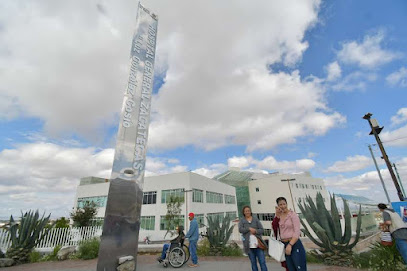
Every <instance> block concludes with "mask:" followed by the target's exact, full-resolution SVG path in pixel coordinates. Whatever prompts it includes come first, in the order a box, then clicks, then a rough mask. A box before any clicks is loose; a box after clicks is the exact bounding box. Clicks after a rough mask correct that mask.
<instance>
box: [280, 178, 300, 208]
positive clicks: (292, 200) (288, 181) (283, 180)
mask: <svg viewBox="0 0 407 271" xmlns="http://www.w3.org/2000/svg"><path fill="white" fill-rule="evenodd" d="M281 181H282V182H287V183H288V189H289V190H290V196H291V202H292V203H293V208H294V212H297V211H296V210H295V205H296V203H295V202H294V199H293V194H292V192H291V186H290V181H295V179H282V180H281Z"/></svg>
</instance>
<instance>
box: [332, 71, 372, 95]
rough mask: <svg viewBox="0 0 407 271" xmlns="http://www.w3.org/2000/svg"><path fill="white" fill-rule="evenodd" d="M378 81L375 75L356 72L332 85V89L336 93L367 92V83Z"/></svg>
mask: <svg viewBox="0 0 407 271" xmlns="http://www.w3.org/2000/svg"><path fill="white" fill-rule="evenodd" d="M376 79H377V75H376V74H375V73H367V72H360V71H356V72H353V73H350V74H348V75H347V76H345V77H344V78H343V79H342V80H340V81H339V82H338V83H336V84H334V85H332V89H333V90H336V91H354V90H365V89H366V86H367V83H369V82H374V81H376Z"/></svg>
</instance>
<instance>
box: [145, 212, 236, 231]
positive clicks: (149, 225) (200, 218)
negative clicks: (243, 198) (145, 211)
mask: <svg viewBox="0 0 407 271" xmlns="http://www.w3.org/2000/svg"><path fill="white" fill-rule="evenodd" d="M223 216H224V213H210V214H208V215H207V217H211V218H212V219H213V220H214V219H215V218H216V217H217V218H218V219H222V218H223ZM226 216H229V217H230V218H232V219H234V218H236V217H237V215H236V212H226ZM178 218H179V222H178V223H177V224H179V225H184V223H185V216H184V215H180V216H179V217H178ZM195 219H196V220H197V222H198V225H199V227H200V228H202V227H204V226H205V222H204V215H203V214H195ZM175 227H176V225H171V228H170V230H175ZM140 228H141V229H143V230H149V231H153V230H155V216H142V217H141V221H140ZM160 230H162V231H164V230H167V221H166V219H165V215H162V216H160Z"/></svg>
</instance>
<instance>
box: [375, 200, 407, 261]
mask: <svg viewBox="0 0 407 271" xmlns="http://www.w3.org/2000/svg"><path fill="white" fill-rule="evenodd" d="M377 207H378V208H379V211H380V212H382V214H383V221H384V222H383V223H380V226H381V227H386V228H387V227H388V229H389V231H390V233H391V236H392V237H393V238H394V240H395V241H396V248H397V250H398V251H399V252H400V255H401V257H403V260H404V264H407V226H406V224H405V223H404V221H403V220H402V219H401V217H400V216H399V215H398V214H397V213H396V212H395V211H394V210H393V209H390V208H387V205H386V204H384V203H380V204H379V205H377Z"/></svg>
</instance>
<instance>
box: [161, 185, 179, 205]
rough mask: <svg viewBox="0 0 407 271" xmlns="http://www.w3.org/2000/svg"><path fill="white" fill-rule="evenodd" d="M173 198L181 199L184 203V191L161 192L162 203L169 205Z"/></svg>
mask: <svg viewBox="0 0 407 271" xmlns="http://www.w3.org/2000/svg"><path fill="white" fill-rule="evenodd" d="M171 197H180V198H181V199H182V201H184V189H183V188H182V189H171V190H163V191H161V203H168V202H169V201H170V198H171Z"/></svg>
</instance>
